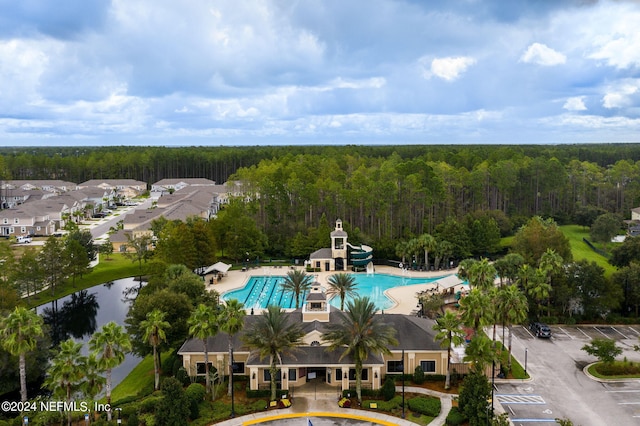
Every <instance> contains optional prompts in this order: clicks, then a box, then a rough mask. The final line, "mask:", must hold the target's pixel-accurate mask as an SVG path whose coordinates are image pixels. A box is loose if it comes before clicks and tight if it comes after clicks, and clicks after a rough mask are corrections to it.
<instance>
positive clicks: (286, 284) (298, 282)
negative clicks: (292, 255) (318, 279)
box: [281, 269, 313, 309]
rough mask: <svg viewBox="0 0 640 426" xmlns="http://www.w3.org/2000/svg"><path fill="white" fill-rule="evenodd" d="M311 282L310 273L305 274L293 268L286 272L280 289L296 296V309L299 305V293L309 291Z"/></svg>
mask: <svg viewBox="0 0 640 426" xmlns="http://www.w3.org/2000/svg"><path fill="white" fill-rule="evenodd" d="M312 284H313V278H312V276H311V275H307V273H306V272H304V271H303V270H301V269H294V270H293V271H289V272H287V276H286V277H285V278H284V281H283V283H282V284H281V286H282V290H284V291H287V292H289V293H293V295H294V296H295V298H296V309H298V308H299V307H300V295H301V294H304V293H305V292H307V291H309V290H310V289H311V285H312Z"/></svg>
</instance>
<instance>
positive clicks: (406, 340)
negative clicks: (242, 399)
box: [178, 307, 442, 364]
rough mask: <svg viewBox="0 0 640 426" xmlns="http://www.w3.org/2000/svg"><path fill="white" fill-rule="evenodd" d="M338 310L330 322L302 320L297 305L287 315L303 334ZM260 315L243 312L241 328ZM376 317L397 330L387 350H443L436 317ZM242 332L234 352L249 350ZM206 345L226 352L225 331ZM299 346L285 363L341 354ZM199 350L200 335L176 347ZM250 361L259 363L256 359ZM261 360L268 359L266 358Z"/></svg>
mask: <svg viewBox="0 0 640 426" xmlns="http://www.w3.org/2000/svg"><path fill="white" fill-rule="evenodd" d="M341 314H342V312H341V311H340V310H338V309H336V308H334V307H331V313H330V315H329V323H326V322H320V321H311V322H306V323H303V322H302V312H301V310H300V309H298V310H296V311H293V312H290V313H288V314H287V315H288V316H289V319H290V321H292V322H294V323H302V330H303V331H304V332H305V334H309V333H311V332H314V331H317V332H320V333H323V332H324V331H326V329H327V325H328V324H330V323H336V322H338V321H340V318H341ZM259 317H260V315H247V316H245V326H244V330H246V329H248V328H249V327H251V324H253V323H254V322H255V321H257V319H258V318H259ZM377 318H380V319H381V320H382V321H384V322H385V323H387V324H389V325H391V326H392V327H393V328H394V329H395V330H396V339H398V345H395V346H390V347H389V349H390V350H402V349H405V350H416V351H417V350H429V351H431V350H433V351H439V350H442V348H440V345H439V344H438V343H437V342H435V341H434V336H435V332H434V331H433V329H432V327H433V324H435V321H433V320H431V319H428V318H419V317H416V316H411V315H401V314H378V317H377ZM242 334H243V333H242V331H241V332H240V333H238V334H237V335H235V336H233V345H234V348H236V352H248V351H249V350H250V348H248V347H247V346H246V344H245V343H244V342H243V341H242ZM207 345H208V348H209V353H226V352H227V351H228V350H229V347H228V335H227V334H226V333H224V332H219V333H218V334H216V335H215V336H212V337H209V338H208V340H207ZM301 349H304V350H303V352H302V353H301V354H302V355H301V356H298V355H296V358H297V359H293V358H286V359H287V360H288V361H287V362H286V363H289V361H291V363H293V364H299V363H303V364H304V363H306V364H318V363H325V361H328V360H335V359H337V358H335V357H339V356H340V355H341V351H340V350H337V351H335V352H334V353H329V354H326V355H325V354H320V353H318V352H324V351H326V349H327V348H326V346H319V347H318V346H305V347H304V348H301ZM202 352H203V345H202V341H201V340H199V339H188V340H187V341H185V342H184V344H183V345H182V347H181V348H180V350H179V351H178V353H179V354H182V353H202ZM252 356H253V355H252ZM250 359H251V358H250ZM377 359H378V358H377V355H372V358H371V360H372V362H373V361H375V360H377ZM320 361H322V362H320ZM252 362H255V363H259V361H258V360H256V361H252ZM264 362H268V361H266V360H265V361H264ZM344 362H349V360H347V359H345V360H343V362H342V363H344ZM334 363H336V362H334Z"/></svg>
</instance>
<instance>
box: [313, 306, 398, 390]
mask: <svg viewBox="0 0 640 426" xmlns="http://www.w3.org/2000/svg"><path fill="white" fill-rule="evenodd" d="M337 314H338V316H339V320H338V322H336V323H329V324H327V331H326V332H324V333H323V334H322V339H323V340H324V341H327V342H329V347H328V349H329V350H336V349H338V348H340V349H342V350H343V352H342V355H341V356H340V359H341V360H342V359H343V358H345V357H347V356H350V357H352V358H353V362H354V364H355V371H356V394H357V397H358V401H362V364H363V362H364V361H365V360H366V359H367V358H368V357H369V354H370V353H371V352H373V353H376V354H379V353H382V354H387V355H388V354H390V353H391V351H390V350H389V346H393V345H397V344H398V341H397V340H396V338H395V333H396V330H395V329H394V328H393V327H391V326H390V325H388V324H386V323H385V322H383V320H382V318H383V317H382V316H376V306H375V304H374V303H373V302H372V301H371V300H370V299H369V298H368V297H357V298H355V299H353V300H351V301H349V302H347V310H346V312H338V313H337Z"/></svg>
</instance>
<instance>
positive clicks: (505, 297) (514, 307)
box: [497, 284, 529, 371]
mask: <svg viewBox="0 0 640 426" xmlns="http://www.w3.org/2000/svg"><path fill="white" fill-rule="evenodd" d="M497 310H498V313H499V315H500V317H501V318H502V320H503V323H504V324H506V325H507V328H508V329H509V344H508V351H509V361H508V363H507V366H508V369H509V371H511V342H512V326H513V324H518V323H521V322H523V321H524V320H526V319H527V312H528V311H529V305H528V303H527V296H525V295H524V293H523V292H522V291H520V289H519V288H518V287H517V286H516V285H513V284H512V285H509V286H506V287H501V288H500V290H499V291H498V297H497Z"/></svg>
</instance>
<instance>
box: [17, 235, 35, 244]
mask: <svg viewBox="0 0 640 426" xmlns="http://www.w3.org/2000/svg"><path fill="white" fill-rule="evenodd" d="M16 240H17V241H18V243H20V244H27V243H30V242H31V236H30V235H18V236H17V237H16Z"/></svg>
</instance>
